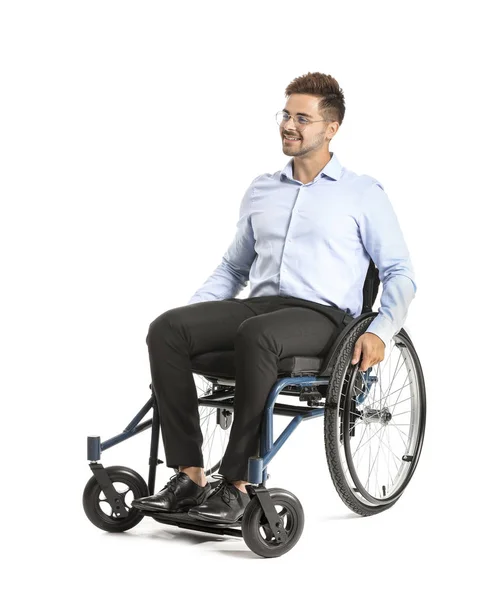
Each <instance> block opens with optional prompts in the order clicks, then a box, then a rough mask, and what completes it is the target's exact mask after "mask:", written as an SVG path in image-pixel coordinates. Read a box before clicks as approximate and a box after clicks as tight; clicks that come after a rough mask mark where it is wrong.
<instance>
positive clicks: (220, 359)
mask: <svg viewBox="0 0 490 600" xmlns="http://www.w3.org/2000/svg"><path fill="white" fill-rule="evenodd" d="M323 360H324V357H323V356H287V357H284V358H282V359H281V360H280V361H279V365H278V371H279V374H281V375H285V376H287V377H297V376H303V375H317V374H318V373H319V371H320V369H321V366H322V364H323ZM191 365H192V371H193V372H194V373H196V374H198V375H203V376H204V377H208V376H209V377H219V378H223V379H235V351H234V350H214V351H212V352H205V353H203V354H197V355H195V356H193V357H192V358H191Z"/></svg>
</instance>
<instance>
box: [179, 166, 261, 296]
mask: <svg viewBox="0 0 490 600" xmlns="http://www.w3.org/2000/svg"><path fill="white" fill-rule="evenodd" d="M259 177H260V175H259ZM257 179H258V177H256V178H255V179H254V180H253V181H252V183H251V184H250V185H249V187H248V189H247V191H246V192H245V194H244V196H243V198H242V201H241V203H240V209H239V218H238V222H237V224H236V232H235V237H234V238H233V241H232V242H231V244H230V245H229V247H228V249H227V250H226V252H225V254H224V255H223V258H222V260H221V263H220V264H219V265H218V266H217V267H216V269H215V270H214V271H213V273H212V274H211V275H210V276H209V277H208V278H207V279H206V281H205V282H204V283H203V284H202V286H201V287H200V288H199V289H198V290H197V291H196V292H195V294H194V295H193V296H192V298H191V299H190V300H189V302H188V304H194V303H196V302H205V301H209V300H227V299H229V298H235V296H236V295H237V294H239V293H240V292H241V291H242V290H243V289H244V288H245V286H246V285H247V283H248V279H249V273H250V268H251V267H252V264H253V261H254V260H255V257H256V254H255V238H254V235H253V229H252V223H251V217H250V202H251V199H252V197H253V191H254V184H255V182H256V181H257Z"/></svg>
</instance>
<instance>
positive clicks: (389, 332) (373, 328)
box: [366, 314, 397, 347]
mask: <svg viewBox="0 0 490 600" xmlns="http://www.w3.org/2000/svg"><path fill="white" fill-rule="evenodd" d="M396 332H397V329H396V328H395V326H394V325H393V324H392V323H390V321H388V319H386V318H385V317H384V316H383V315H380V314H378V315H377V316H376V317H375V319H374V320H373V321H372V323H371V325H369V327H368V328H367V329H366V333H374V334H375V335H377V336H378V337H379V338H380V339H381V340H382V341H383V343H384V345H385V346H386V347H387V346H388V344H389V343H390V340H391V338H392V337H393V336H394V335H395V333H396Z"/></svg>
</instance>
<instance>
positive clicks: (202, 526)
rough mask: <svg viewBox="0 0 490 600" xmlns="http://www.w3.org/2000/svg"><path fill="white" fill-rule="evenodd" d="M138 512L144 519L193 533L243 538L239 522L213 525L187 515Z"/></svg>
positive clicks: (147, 511)
mask: <svg viewBox="0 0 490 600" xmlns="http://www.w3.org/2000/svg"><path fill="white" fill-rule="evenodd" d="M140 512H141V513H142V514H144V515H145V517H152V518H153V519H155V521H158V522H159V523H164V524H165V525H175V526H177V527H181V528H182V529H192V530H194V531H204V532H206V533H216V534H218V535H232V536H235V537H243V535H242V530H241V524H242V523H241V520H239V521H238V522H237V523H232V524H230V523H213V522H210V521H209V522H208V521H200V520H199V519H194V518H193V517H190V516H189V515H188V514H187V513H185V512H182V513H165V512H156V511H150V510H141V509H140Z"/></svg>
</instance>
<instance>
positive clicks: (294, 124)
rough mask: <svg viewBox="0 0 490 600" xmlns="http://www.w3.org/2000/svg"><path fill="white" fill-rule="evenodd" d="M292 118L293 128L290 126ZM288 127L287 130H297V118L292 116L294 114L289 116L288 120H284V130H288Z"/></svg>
mask: <svg viewBox="0 0 490 600" xmlns="http://www.w3.org/2000/svg"><path fill="white" fill-rule="evenodd" d="M290 120H292V123H291V125H292V128H291V127H289V121H290ZM286 128H287V131H296V122H295V120H294V119H293V116H292V115H291V116H290V117H289V119H288V120H287V121H284V130H285V131H286Z"/></svg>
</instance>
